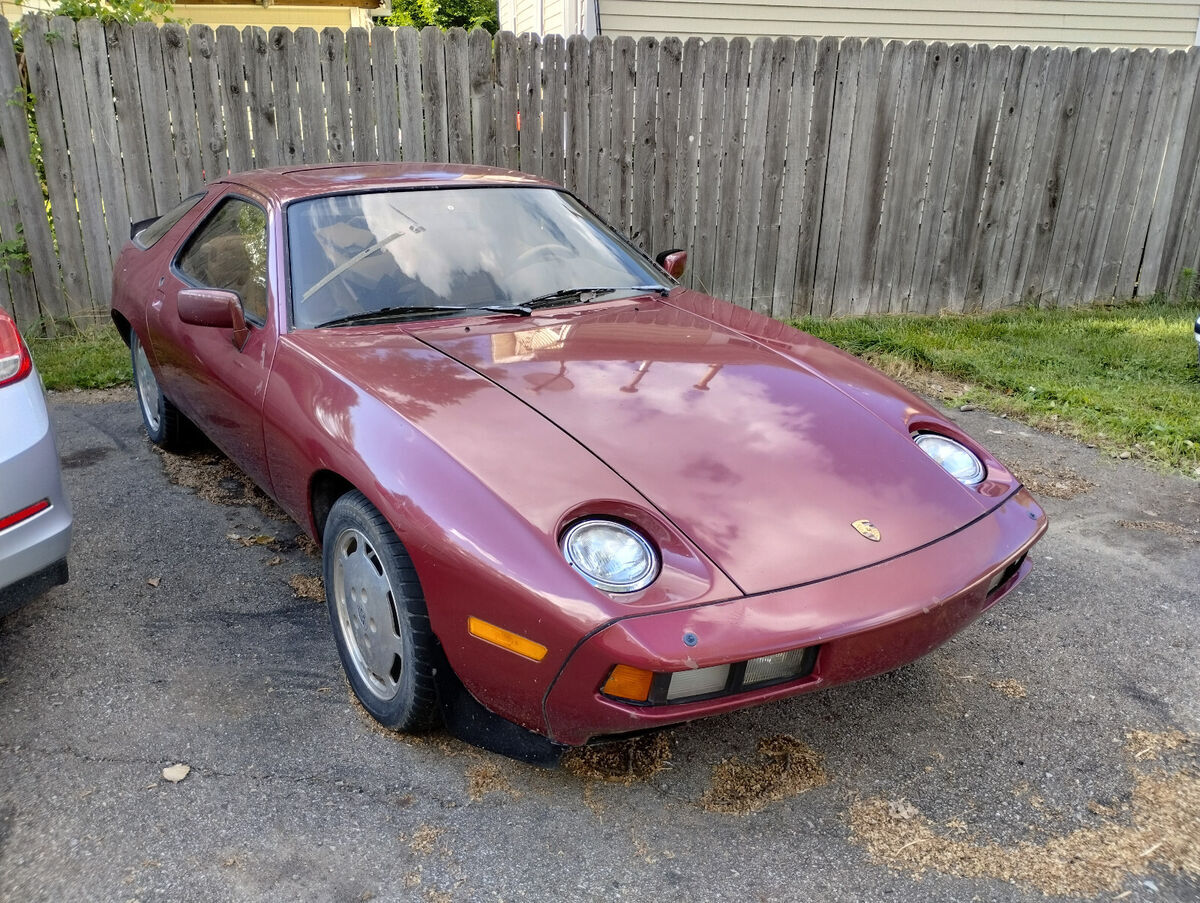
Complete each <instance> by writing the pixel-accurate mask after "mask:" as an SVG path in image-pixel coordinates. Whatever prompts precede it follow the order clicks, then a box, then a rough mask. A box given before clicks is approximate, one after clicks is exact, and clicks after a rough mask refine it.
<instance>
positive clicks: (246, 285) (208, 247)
mask: <svg viewBox="0 0 1200 903" xmlns="http://www.w3.org/2000/svg"><path fill="white" fill-rule="evenodd" d="M178 265H179V269H180V270H181V271H182V272H183V273H184V275H186V276H187V277H188V278H189V279H191V280H192V281H194V282H197V283H199V284H200V285H203V286H205V287H207V288H223V289H229V290H230V291H234V292H237V293H238V295H239V296H241V299H242V308H243V310H244V311H245V314H246V319H247V320H249V321H251V322H253V323H257V324H258V325H260V326H261V325H262V324H263V323H265V322H266V321H267V214H266V212H265V211H264V210H263V209H262V208H261V207H259V206H258V205H256V204H251V203H250V202H249V201H243V200H241V199H240V198H229V199H228V200H226V201H223V202H222V203H221V205H220V206H219V207H217V209H216V211H215V212H214V213H212V214H211V215H210V216H209V217H208V219H207V220H205V222H204V225H202V226H201V227H200V228H199V229H197V230H196V232H195V233H194V234H193V235H192V237H191V239H189V241H188V243H187V246H186V247H185V248H184V249H183V253H182V254H180V255H179V262H178Z"/></svg>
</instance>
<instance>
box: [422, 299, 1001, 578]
mask: <svg viewBox="0 0 1200 903" xmlns="http://www.w3.org/2000/svg"><path fill="white" fill-rule="evenodd" d="M410 333H411V334H412V335H413V336H414V337H417V338H419V339H420V340H421V341H423V342H425V343H427V344H428V345H430V346H431V347H433V348H436V349H438V350H439V351H441V352H443V353H444V354H446V355H448V356H449V357H451V358H453V359H455V360H457V361H459V362H460V363H462V364H465V365H466V366H468V367H470V368H471V369H473V370H475V371H476V372H477V373H479V374H481V375H483V376H485V377H486V378H487V379H489V380H491V381H492V382H494V383H495V384H496V385H498V386H500V387H501V388H503V389H505V390H507V391H508V392H509V393H511V394H512V395H513V396H515V397H516V398H518V399H520V400H521V401H523V402H525V404H527V405H528V406H529V407H530V408H532V409H533V411H536V412H537V413H538V414H541V415H542V416H543V417H545V418H547V419H548V420H550V421H551V422H552V423H554V424H556V425H557V426H558V427H559V428H561V429H562V430H564V431H565V432H567V433H568V434H570V435H571V436H572V437H573V438H574V439H575V440H576V441H578V442H579V443H580V444H582V445H583V446H585V447H586V448H588V449H589V450H591V451H592V452H593V453H594V454H595V455H596V456H597V457H599V458H600V459H601V460H602V461H604V462H605V463H606V464H607V465H608V466H609V467H611V468H612V469H613V470H614V471H615V472H616V473H617V474H619V475H620V476H621V477H623V478H624V479H625V480H626V481H627V482H628V483H629V484H630V485H631V486H632V487H633V488H634V489H636V490H637V491H638V492H639V493H640V494H641V495H642V496H643V497H645V498H646V499H648V500H649V501H650V502H651V503H652V504H654V505H655V506H656V507H657V508H658V509H659V510H660V511H661V512H662V513H663V514H664V515H665V516H666V517H667V518H669V519H670V520H671V521H672V522H674V523H675V524H676V526H677V527H678V528H679V529H680V530H681V531H683V532H684V533H685V534H686V535H687V536H688V537H689V538H690V539H691V540H692V541H693V542H695V543H696V544H697V545H698V546H699V547H700V548H701V549H702V550H703V551H704V552H705V553H706V554H707V555H708V556H709V557H710V558H711V559H712V560H713V561H714V562H715V563H716V564H717V565H718V566H719V567H721V568H722V569H723V570H724V571H725V573H726V574H728V575H729V577H730V578H731V579H732V580H733V581H734V582H735V583H737V584H738V586H739V587H741V589H742V590H743V591H744V592H748V593H753V592H762V591H766V590H771V589H776V588H780V587H784V586H791V585H795V584H798V583H804V582H808V581H812V580H817V579H821V578H823V577H828V576H832V575H835V574H839V573H844V572H846V571H849V570H853V569H856V568H859V567H864V566H867V565H870V564H873V563H875V562H878V561H881V560H884V559H887V558H890V557H893V556H895V555H899V554H902V553H904V552H907V551H909V550H911V549H914V548H917V547H919V546H922V545H925V544H926V543H929V542H932V541H934V540H936V539H939V538H941V537H943V536H945V535H947V534H948V533H951V532H953V531H955V530H957V529H959V528H961V527H963V526H965V525H966V524H968V523H970V522H971V521H973V520H975V519H976V518H978V517H980V516H981V515H982V514H983V513H984V512H985V511H986V510H988V509H989V508H990V507H992V506H993V505H994V504H996V502H997V501H998V500H997V499H994V498H993V499H986V498H982V497H981V496H980V495H979V494H978V493H976V492H974V491H973V490H971V489H968V488H966V487H963V486H962V485H960V484H959V483H958V482H957V481H956V480H954V479H953V478H952V477H950V476H948V475H947V474H946V473H945V472H944V471H943V470H942V469H941V468H940V467H939V466H938V465H936V464H935V463H934V462H933V461H931V460H930V459H929V458H928V457H926V455H925V454H924V453H923V452H921V451H920V450H919V449H918V448H917V447H916V446H915V445H914V444H913V442H912V441H911V439H910V437H909V435H908V433H907V431H906V430H901V429H897V428H896V427H895V426H894V425H891V424H889V423H886V422H884V420H883V419H881V418H880V417H879V416H877V415H876V414H875V413H873V412H872V411H870V410H868V408H867V407H865V406H864V405H863V404H862V403H860V402H859V401H857V400H855V399H854V398H853V397H851V395H849V394H847V392H846V391H843V389H842V388H841V387H840V386H839V385H838V384H837V383H836V382H834V381H833V380H831V379H827V378H825V377H824V376H822V375H821V374H820V373H819V372H817V370H816V369H815V368H814V367H813V366H812V365H811V364H809V363H807V362H805V361H804V360H803V359H798V358H797V357H795V356H793V355H792V354H784V353H781V352H780V351H777V350H773V349H772V348H770V347H768V346H767V345H765V344H763V343H762V342H760V341H757V340H755V339H753V338H749V337H747V336H746V335H744V334H743V333H741V332H739V331H737V330H734V329H731V328H728V327H725V326H722V325H720V324H719V323H717V322H715V321H714V320H712V319H708V318H706V317H703V316H700V315H699V314H697V313H694V312H691V311H688V310H685V309H682V308H681V307H678V306H676V305H674V304H672V303H671V302H670V301H669V300H659V299H649V298H644V297H643V298H640V299H629V300H624V301H612V302H606V303H602V304H597V305H591V306H587V307H584V306H576V307H572V308H567V309H563V310H559V311H554V312H547V313H544V314H538V315H535V316H534V317H533V318H531V319H521V320H516V319H512V318H487V319H484V320H473V321H472V322H471V324H470V325H469V326H466V325H463V324H462V322H461V321H459V322H457V323H455V324H449V323H433V324H424V325H422V326H421V327H417V328H410ZM513 428H514V429H520V425H519V424H514V427H513ZM529 465H530V466H532V467H536V466H537V461H536V459H533V460H530V461H529ZM863 521H867V522H869V523H870V524H871V525H873V526H874V527H875V528H876V529H877V531H878V539H877V540H875V539H872V538H870V537H869V536H867V535H864V532H865V533H867V534H872V533H873V531H871V530H870V529H865V530H859V529H858V528H856V526H855V523H856V522H863Z"/></svg>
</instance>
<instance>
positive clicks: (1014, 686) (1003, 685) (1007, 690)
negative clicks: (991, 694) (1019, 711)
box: [988, 677, 1029, 699]
mask: <svg viewBox="0 0 1200 903" xmlns="http://www.w3.org/2000/svg"><path fill="white" fill-rule="evenodd" d="M988 686H989V687H991V688H992V689H993V690H998V691H999V692H1001V693H1003V694H1004V695H1005V696H1007V697H1008V698H1009V699H1024V698H1025V697H1026V696H1028V695H1029V692H1028V691H1027V690H1026V689H1025V685H1024V684H1023V683H1021V682H1020V681H1019V680H1013V678H1011V677H1009V678H1005V679H1004V680H993V681H992V682H991V683H989V684H988Z"/></svg>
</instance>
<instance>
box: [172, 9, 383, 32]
mask: <svg viewBox="0 0 1200 903" xmlns="http://www.w3.org/2000/svg"><path fill="white" fill-rule="evenodd" d="M174 15H175V18H177V19H186V20H188V21H189V22H190V23H192V24H193V25H211V26H212V27H214V28H215V27H217V26H218V25H236V26H237V27H238V28H245V27H246V26H247V25H258V26H260V27H262V28H268V29H269V28H272V27H273V26H276V25H282V26H285V27H287V28H299V27H300V26H302V25H307V26H308V27H309V28H317V29H321V28H329V27H333V28H351V27H353V26H356V25H357V26H360V27H363V28H365V27H366V26H368V25H370V24H371V20H370V16H369V15H368V14H367V11H366V10H365V9H352V8H350V7H346V6H288V5H286V4H282V3H273V4H272V5H271V6H270V7H262V6H258V5H242V4H229V5H227V6H220V5H207V4H190V3H176V4H175V13H174Z"/></svg>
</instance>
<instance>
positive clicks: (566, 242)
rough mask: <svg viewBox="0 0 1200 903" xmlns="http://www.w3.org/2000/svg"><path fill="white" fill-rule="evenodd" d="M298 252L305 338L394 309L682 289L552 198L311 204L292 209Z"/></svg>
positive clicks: (385, 196) (437, 192)
mask: <svg viewBox="0 0 1200 903" xmlns="http://www.w3.org/2000/svg"><path fill="white" fill-rule="evenodd" d="M288 243H289V252H290V253H289V261H290V276H291V299H292V316H293V321H294V323H295V325H296V326H297V327H299V328H311V327H315V326H320V325H322V324H324V323H327V322H330V321H332V320H336V319H340V318H343V317H346V316H352V315H356V314H362V313H369V312H374V311H379V310H382V309H384V308H409V307H430V306H435V305H463V306H472V305H498V304H511V305H519V304H522V303H524V302H527V301H529V300H530V299H532V298H536V297H538V296H540V295H545V294H548V293H550V292H555V291H559V290H562V289H569V288H573V287H577V286H593V285H603V286H613V287H618V288H619V287H624V286H628V287H630V288H632V287H635V286H647V285H661V286H664V287H669V284H670V283H669V282H667V281H666V280H665V279H664V278H663V276H662V274H661V273H659V272H658V271H657V270H656V268H655V267H654V266H653V265H652V264H650V263H649V262H648V261H646V260H645V259H644V258H642V257H641V256H640V255H638V254H637V253H636V252H634V251H633V250H632V249H631V248H630V246H629V245H627V244H626V243H625V242H624V240H623V239H621V238H620V237H619V236H617V235H616V234H615V233H614V232H612V231H611V230H610V229H608V228H607V227H606V226H604V225H603V224H602V223H600V222H599V221H598V220H597V219H595V217H593V216H592V215H591V214H590V213H588V211H587V210H586V209H585V208H584V207H583V206H582V205H581V204H579V202H578V201H576V200H575V199H574V198H572V197H571V196H570V195H568V194H565V193H563V192H561V191H557V190H554V189H550V188H528V187H522V188H510V187H504V188H450V189H445V188H440V189H408V190H403V191H385V192H372V193H363V194H346V195H336V196H332V197H325V198H314V199H312V200H306V201H299V202H296V203H294V204H292V205H291V206H290V207H289V208H288ZM569 301H570V299H566V300H564V302H563V303H564V304H566V303H569ZM431 315H436V314H432V313H431Z"/></svg>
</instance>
